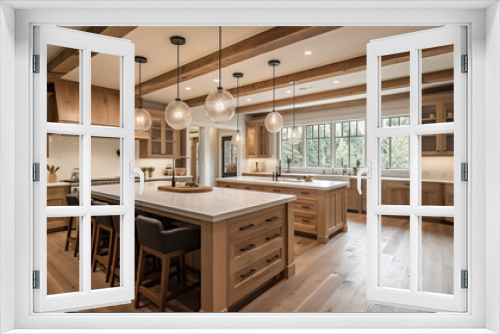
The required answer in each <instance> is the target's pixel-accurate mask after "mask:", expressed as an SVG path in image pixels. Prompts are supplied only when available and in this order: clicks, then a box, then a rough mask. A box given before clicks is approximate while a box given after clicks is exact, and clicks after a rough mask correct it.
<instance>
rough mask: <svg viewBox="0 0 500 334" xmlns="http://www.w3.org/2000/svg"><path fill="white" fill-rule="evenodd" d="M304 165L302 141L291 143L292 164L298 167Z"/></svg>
mask: <svg viewBox="0 0 500 334" xmlns="http://www.w3.org/2000/svg"><path fill="white" fill-rule="evenodd" d="M303 165H304V144H303V143H302V142H300V143H298V144H296V145H293V160H292V166H295V167H300V166H303Z"/></svg>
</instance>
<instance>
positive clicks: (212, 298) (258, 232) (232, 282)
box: [92, 182, 296, 312]
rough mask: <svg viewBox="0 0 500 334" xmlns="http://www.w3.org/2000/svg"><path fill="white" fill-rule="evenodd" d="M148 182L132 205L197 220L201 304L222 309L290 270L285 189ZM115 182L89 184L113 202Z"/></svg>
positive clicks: (290, 214) (290, 202)
mask: <svg viewBox="0 0 500 334" xmlns="http://www.w3.org/2000/svg"><path fill="white" fill-rule="evenodd" d="M167 184H168V183H166V182H148V183H146V184H145V187H144V192H143V194H142V195H139V185H138V184H136V197H135V198H136V199H135V206H136V209H137V210H139V211H142V212H150V213H154V214H157V215H161V216H165V217H169V218H173V219H176V220H179V221H182V222H186V223H189V224H193V225H198V226H200V229H201V309H200V311H202V312H225V311H228V309H229V308H230V306H233V305H235V304H237V303H238V302H240V301H242V300H243V299H244V298H245V297H247V296H249V295H251V294H252V293H253V292H255V291H256V290H258V289H260V288H262V287H263V286H264V285H265V284H266V283H268V282H269V281H271V280H273V279H275V278H288V277H291V276H293V275H294V274H295V260H294V253H293V240H294V237H293V221H294V218H293V202H294V201H295V199H296V197H295V196H293V195H285V194H261V193H252V192H247V191H242V190H237V189H222V188H213V191H211V192H206V193H173V192H166V191H160V190H158V189H157V188H158V186H160V185H167ZM119 195H120V185H106V186H96V187H92V198H96V199H99V200H104V201H106V202H109V203H112V204H116V203H118V202H119V199H120V197H119Z"/></svg>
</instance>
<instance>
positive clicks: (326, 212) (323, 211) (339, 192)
mask: <svg viewBox="0 0 500 334" xmlns="http://www.w3.org/2000/svg"><path fill="white" fill-rule="evenodd" d="M217 186H218V187H223V188H234V189H243V190H253V191H264V192H271V193H276V194H289V195H295V196H296V197H297V200H296V201H295V203H294V228H295V231H299V232H304V233H308V234H312V235H315V236H316V238H317V240H318V242H320V243H326V242H328V240H329V237H330V235H332V234H333V233H335V232H337V231H339V230H344V231H347V214H346V213H347V187H342V188H336V189H331V190H327V191H322V190H321V191H319V190H314V189H300V188H289V187H279V186H263V185H254V184H246V183H239V182H234V181H218V182H217Z"/></svg>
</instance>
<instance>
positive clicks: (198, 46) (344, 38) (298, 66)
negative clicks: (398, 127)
mask: <svg viewBox="0 0 500 334" xmlns="http://www.w3.org/2000/svg"><path fill="white" fill-rule="evenodd" d="M74 28H78V29H81V27H74ZM269 28H270V27H224V28H223V47H224V46H227V45H231V44H234V43H236V42H238V41H240V40H242V39H246V38H248V37H250V36H252V35H255V34H258V33H260V32H262V31H265V30H267V29H269ZM423 29H428V27H342V28H340V29H337V30H334V31H331V32H328V33H325V34H322V35H319V36H316V37H313V38H309V39H306V40H304V41H301V42H298V43H295V44H292V45H289V46H287V47H284V48H281V49H278V50H275V51H271V52H268V53H265V54H262V55H259V56H257V57H254V58H251V59H248V60H246V61H243V62H240V63H237V64H234V65H231V66H228V67H225V68H224V69H223V80H222V82H223V86H224V87H225V88H233V87H235V86H236V79H235V78H233V77H232V73H233V72H243V73H244V77H243V78H242V79H240V85H246V84H249V83H252V82H257V81H261V80H266V79H269V78H271V77H272V68H271V67H269V66H268V64H267V63H268V61H269V60H270V59H279V60H280V61H281V65H280V66H279V67H277V68H276V75H277V76H280V75H285V74H289V73H294V72H297V71H301V70H306V69H308V68H314V67H318V66H321V65H324V64H328V63H333V62H338V61H342V60H345V59H349V58H353V57H357V56H362V55H364V54H366V44H367V43H369V41H370V40H373V39H377V38H383V37H389V36H395V35H400V34H404V33H409V32H414V31H419V30H423ZM173 35H180V36H183V37H185V38H186V39H187V43H186V45H184V46H182V47H181V65H182V64H185V63H188V62H191V61H193V60H195V59H198V58H200V57H202V56H204V55H207V54H209V53H212V52H214V51H216V50H217V48H218V29H217V27H139V28H137V29H136V30H134V31H132V32H131V33H130V34H128V35H127V36H125V37H124V38H126V39H130V40H131V41H132V42H133V43H134V44H135V47H136V54H137V55H141V56H145V57H147V58H148V63H147V64H144V65H143V67H142V76H143V82H144V81H147V80H148V79H150V78H152V77H155V76H157V75H159V74H161V73H164V72H167V71H170V70H173V69H175V67H176V47H175V46H174V45H172V44H170V42H169V37H170V36H173ZM305 51H311V52H312V54H311V55H305V54H304V52H305ZM51 52H52V54H53V53H54V50H51ZM113 58H116V57H115V56H108V55H102V54H99V55H96V56H95V57H93V58H92V83H93V84H95V85H98V86H103V87H108V88H114V89H118V88H119V80H118V77H117V75H118V73H119V62H118V60H117V59H113ZM450 64H452V58H451V55H442V56H437V57H432V58H426V59H424V60H423V62H422V66H423V69H424V72H430V71H435V70H440V69H447V68H451V65H450ZM136 69H138V65H136ZM408 75H409V66H408V63H403V64H398V65H392V66H387V67H384V68H383V73H382V77H383V80H387V79H393V78H398V77H404V76H408ZM138 76H139V74H138V71H137V72H136V83H138V82H139V77H138ZM217 76H218V73H217V71H213V72H211V73H208V74H206V75H202V76H199V77H196V78H194V79H192V80H188V81H186V82H182V83H181V98H182V99H183V100H187V99H190V98H194V97H198V96H201V95H205V94H208V93H209V92H210V91H212V90H213V89H215V88H216V87H217V85H218V84H217V83H215V82H214V79H216V78H217ZM63 78H64V79H67V80H78V69H75V70H73V71H72V72H70V73H69V74H67V75H66V76H64V77H63ZM334 81H339V82H338V83H335V82H334ZM364 83H366V73H365V72H364V71H363V72H359V73H354V74H349V75H344V76H337V77H335V78H333V77H332V78H330V79H324V80H319V81H315V82H310V83H304V84H300V83H299V84H298V85H297V90H296V94H297V96H299V95H303V94H311V93H317V92H321V91H327V90H332V89H337V88H344V87H350V86H356V85H360V84H364ZM187 88H190V89H189V90H187ZM291 95H292V94H291V87H290V88H281V89H277V90H276V99H283V98H288V97H291ZM175 96H176V87H175V86H171V87H168V88H165V89H161V90H158V91H156V92H153V93H150V94H147V95H144V96H143V97H144V99H145V100H150V101H154V102H159V103H162V104H168V102H170V101H172V100H173V99H175ZM249 99H250V101H249ZM270 100H272V92H271V91H269V92H264V93H259V94H254V95H249V96H244V97H241V98H240V105H241V106H245V105H250V104H255V103H260V102H265V101H270Z"/></svg>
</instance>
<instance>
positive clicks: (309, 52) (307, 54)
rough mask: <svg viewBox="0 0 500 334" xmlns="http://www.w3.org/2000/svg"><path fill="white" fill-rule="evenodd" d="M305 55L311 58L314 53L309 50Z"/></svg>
mask: <svg viewBox="0 0 500 334" xmlns="http://www.w3.org/2000/svg"><path fill="white" fill-rule="evenodd" d="M304 54H305V55H306V56H310V55H312V54H313V53H312V51H309V50H308V51H306V52H304Z"/></svg>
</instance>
